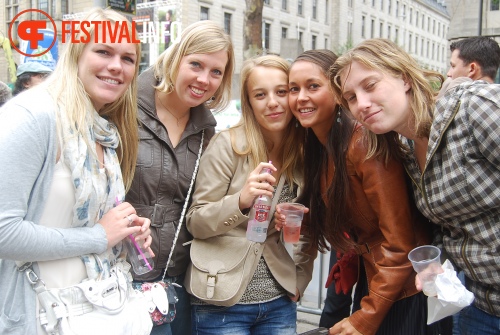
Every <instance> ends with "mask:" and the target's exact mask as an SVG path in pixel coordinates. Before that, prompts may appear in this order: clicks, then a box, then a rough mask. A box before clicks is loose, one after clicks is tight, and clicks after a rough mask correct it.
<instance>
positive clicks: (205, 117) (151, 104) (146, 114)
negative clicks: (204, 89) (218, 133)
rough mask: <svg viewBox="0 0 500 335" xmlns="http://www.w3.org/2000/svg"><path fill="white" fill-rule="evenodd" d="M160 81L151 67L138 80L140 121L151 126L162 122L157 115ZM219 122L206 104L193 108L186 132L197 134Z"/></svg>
mask: <svg viewBox="0 0 500 335" xmlns="http://www.w3.org/2000/svg"><path fill="white" fill-rule="evenodd" d="M157 83H158V81H157V80H156V78H155V77H154V68H153V67H152V66H151V67H149V68H148V69H147V70H146V71H144V72H143V73H141V74H140V75H139V77H138V79H137V84H138V87H139V89H138V98H137V102H138V105H139V111H138V117H139V120H140V121H141V122H142V123H143V124H145V125H150V122H151V121H153V122H154V123H157V122H160V120H159V119H158V116H157V115H156V105H155V88H154V87H153V86H154V85H156V84H157ZM216 125H217V121H215V118H214V116H213V115H212V112H211V111H210V109H208V108H207V107H206V106H205V105H204V104H201V105H198V106H196V107H193V108H191V116H190V117H189V121H188V124H187V125H186V130H185V132H187V133H188V132H189V133H190V132H193V133H197V132H200V131H201V130H203V129H206V128H208V127H215V126H216Z"/></svg>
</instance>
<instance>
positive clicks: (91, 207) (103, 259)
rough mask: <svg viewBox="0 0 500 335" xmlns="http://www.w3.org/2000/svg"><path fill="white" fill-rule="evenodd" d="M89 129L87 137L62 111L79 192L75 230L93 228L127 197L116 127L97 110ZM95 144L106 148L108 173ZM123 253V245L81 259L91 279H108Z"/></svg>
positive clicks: (66, 150)
mask: <svg viewBox="0 0 500 335" xmlns="http://www.w3.org/2000/svg"><path fill="white" fill-rule="evenodd" d="M87 115H88V116H87V121H88V124H89V128H88V129H86V133H85V137H86V138H87V139H89V141H88V142H89V143H90V144H91V145H90V147H88V145H87V142H85V140H84V137H83V136H82V135H81V134H79V133H77V134H75V132H74V130H73V128H72V127H71V126H70V124H69V120H68V117H67V115H66V113H65V111H64V110H63V109H62V108H60V109H59V115H58V117H59V121H60V134H61V136H62V143H63V151H62V157H61V158H63V159H64V163H65V164H66V166H68V167H69V169H70V171H71V176H72V179H73V185H74V188H75V199H76V202H75V205H74V207H73V222H72V223H71V226H72V227H92V226H94V225H95V224H96V222H97V221H98V220H99V219H101V217H102V216H103V215H104V214H105V213H106V212H108V211H109V210H110V209H111V208H113V207H114V206H115V198H116V197H117V196H118V197H120V200H121V198H123V197H124V195H125V189H124V186H123V179H122V173H121V169H120V163H119V161H118V156H117V154H116V148H117V147H118V144H119V136H118V131H117V129H116V126H115V125H114V124H113V123H111V122H108V121H107V120H106V119H104V118H102V117H101V116H100V115H99V114H98V113H97V112H96V111H95V110H94V109H92V112H90V113H88V114H87ZM94 142H97V143H99V144H100V145H101V146H102V147H103V152H104V172H103V171H102V169H100V168H99V162H98V160H97V152H96V147H95V145H92V144H93V143H94ZM121 252H122V246H121V243H119V244H118V245H116V246H115V247H113V248H109V249H108V250H106V251H105V252H104V253H102V254H100V255H83V256H81V258H82V260H83V262H84V263H85V266H86V268H87V274H88V276H89V279H97V278H98V277H101V276H102V277H103V278H107V277H108V276H109V270H110V266H111V265H112V264H114V263H115V261H116V260H117V258H118V257H119V256H120V254H121Z"/></svg>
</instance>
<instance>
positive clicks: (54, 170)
mask: <svg viewBox="0 0 500 335" xmlns="http://www.w3.org/2000/svg"><path fill="white" fill-rule="evenodd" d="M86 19H87V20H88V21H111V22H116V23H118V24H119V25H124V26H125V28H123V29H127V30H128V31H129V33H132V25H131V24H130V23H129V22H128V21H127V19H126V18H125V17H124V16H122V15H120V14H118V13H116V12H114V11H112V10H103V9H95V10H93V11H91V12H90V13H89V14H88V16H87V18H86ZM90 33H91V34H92V36H93V35H94V33H96V32H94V31H93V30H92V31H90ZM108 41H109V37H108ZM140 54H141V53H140V45H139V44H132V43H107V42H105V41H103V40H102V39H99V40H98V41H97V42H94V41H92V38H91V42H90V43H89V44H82V43H80V44H74V43H70V44H68V46H67V47H66V50H65V53H64V54H63V55H62V56H61V59H60V60H59V63H58V65H57V68H56V70H55V71H54V74H53V75H52V76H51V77H50V78H49V79H48V80H47V81H46V82H44V83H42V84H40V85H38V86H37V87H35V88H33V89H31V90H29V91H27V92H25V93H23V94H22V95H20V96H17V97H15V98H13V99H12V100H11V101H9V103H8V104H6V105H5V106H4V107H3V108H2V110H0V162H1V164H2V169H1V171H2V175H1V178H0V190H2V191H1V192H0V287H1V288H2V289H1V290H0V310H1V311H2V313H1V315H0V333H1V334H46V333H48V332H50V333H58V334H68V333H71V334H74V333H76V334H80V333H86V334H117V335H118V334H124V333H134V334H149V331H150V329H151V326H152V323H151V319H150V316H149V313H148V312H147V310H146V309H143V310H141V309H139V308H137V307H138V306H139V305H137V304H135V302H139V300H140V298H139V297H137V299H136V298H135V297H134V295H133V293H132V290H131V276H130V275H129V268H130V266H129V265H128V264H127V263H126V262H125V253H124V252H122V243H121V241H122V240H123V239H124V238H126V237H128V236H129V235H131V234H134V235H136V240H137V241H139V243H141V244H142V245H143V246H144V247H145V248H146V249H148V248H149V245H150V244H151V237H150V236H149V235H150V230H149V224H150V222H149V220H148V219H145V218H140V217H138V216H137V215H136V212H135V209H134V207H132V206H131V205H130V204H128V203H121V204H119V205H117V203H118V202H120V201H121V200H123V198H124V196H125V189H126V188H127V187H128V186H129V185H130V183H131V180H132V175H133V173H134V171H133V168H134V166H135V159H136V156H137V142H138V140H137V121H136V101H135V99H136V89H137V88H136V76H137V72H138V66H139V58H140ZM16 262H18V263H17V264H16ZM31 263H33V266H32V267H31V266H29V265H30V264H31ZM20 265H23V266H26V267H28V268H27V269H26V270H25V271H27V273H29V274H31V275H30V276H29V278H31V280H33V281H35V286H36V288H37V292H38V290H40V291H42V292H46V290H50V292H51V293H52V296H53V299H55V301H51V303H47V300H46V298H47V294H38V295H37V294H36V293H35V290H34V288H35V286H34V287H32V286H31V284H30V281H29V280H28V277H27V276H26V274H25V271H20V269H18V266H20ZM35 274H36V276H38V277H39V278H40V279H41V280H42V281H43V282H42V281H37V280H35V279H36V278H35ZM94 280H95V283H96V285H98V283H99V282H106V283H108V281H109V283H110V285H111V284H113V285H116V286H113V287H116V288H117V289H116V290H111V291H107V293H106V294H107V297H109V298H111V297H112V296H113V297H115V293H116V292H117V291H119V292H120V297H118V298H120V299H119V300H120V302H123V304H124V305H123V306H124V308H123V310H121V312H120V311H118V310H116V311H115V312H116V313H115V314H114V315H111V314H109V315H106V316H102V315H101V317H100V318H99V320H97V319H96V318H94V317H93V315H95V314H94V312H95V311H96V310H97V309H96V308H94V304H93V300H89V299H88V298H87V296H86V295H84V294H85V293H90V292H87V291H88V290H84V289H83V288H82V287H81V286H78V285H82V284H83V285H85V283H93V282H94ZM91 285H93V284H91ZM69 295H72V296H73V297H75V298H74V299H73V300H68V299H67V298H68V296H69ZM124 296H126V297H128V298H126V300H123V299H122V298H121V297H124ZM51 299H52V298H51ZM138 299H139V300H138ZM133 302H134V304H133ZM103 304H105V303H104V302H103ZM84 306H87V307H86V308H84ZM106 306H107V305H106ZM54 307H57V311H56V309H55V308H54ZM107 307H109V308H110V309H113V308H112V307H111V306H107ZM52 308H54V310H52ZM136 308H137V310H136ZM49 309H51V310H49ZM52 311H53V312H54V313H55V314H56V317H54V318H51V315H52V313H51V312H52ZM68 313H69V314H70V315H71V318H68V317H64V316H63V315H67V314H68ZM111 320H113V322H111ZM75 324H78V326H76V327H75V328H73V326H74V325H75Z"/></svg>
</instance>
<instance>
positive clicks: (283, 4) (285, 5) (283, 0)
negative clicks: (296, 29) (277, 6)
mask: <svg viewBox="0 0 500 335" xmlns="http://www.w3.org/2000/svg"><path fill="white" fill-rule="evenodd" d="M281 9H283V10H288V1H287V0H281Z"/></svg>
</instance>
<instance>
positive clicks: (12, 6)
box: [4, 0, 19, 40]
mask: <svg viewBox="0 0 500 335" xmlns="http://www.w3.org/2000/svg"><path fill="white" fill-rule="evenodd" d="M18 13H19V1H18V0H11V1H8V2H7V3H6V5H5V18H6V19H7V20H6V21H7V27H6V28H5V31H9V27H10V25H11V23H12V25H13V27H12V38H13V39H14V40H19V38H18V34H17V31H18V28H19V21H18V20H17V21H15V22H13V20H14V17H15V16H16V15H17V14H18ZM4 36H5V35H4ZM5 37H7V36H5Z"/></svg>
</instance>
